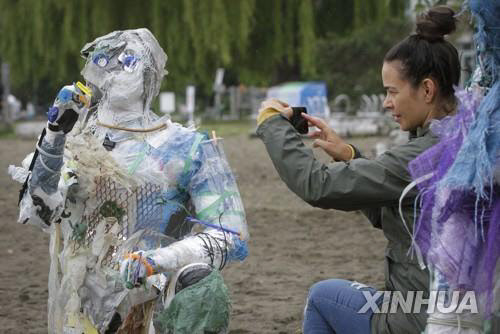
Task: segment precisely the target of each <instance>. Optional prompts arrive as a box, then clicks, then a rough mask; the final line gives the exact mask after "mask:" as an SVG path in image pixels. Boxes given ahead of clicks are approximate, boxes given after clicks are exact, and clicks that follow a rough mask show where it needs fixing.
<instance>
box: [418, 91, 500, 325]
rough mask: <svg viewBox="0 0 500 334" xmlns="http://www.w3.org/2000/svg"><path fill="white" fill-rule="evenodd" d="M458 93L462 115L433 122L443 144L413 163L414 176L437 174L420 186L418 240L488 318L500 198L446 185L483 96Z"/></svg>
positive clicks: (499, 246) (498, 251)
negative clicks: (472, 294) (482, 307)
mask: <svg viewBox="0 0 500 334" xmlns="http://www.w3.org/2000/svg"><path fill="white" fill-rule="evenodd" d="M457 97H458V98H459V100H460V105H459V108H458V112H457V114H456V115H455V116H454V117H447V118H445V119H443V120H441V121H436V122H435V123H433V125H432V128H431V129H432V131H433V132H434V133H435V134H436V135H438V136H439V137H440V141H439V143H438V144H436V145H435V146H433V147H432V148H430V149H429V150H427V151H425V152H424V153H422V154H421V155H419V156H418V157H417V158H416V159H415V160H413V161H412V162H411V163H410V165H409V169H410V173H411V175H412V178H413V179H414V180H418V179H419V178H421V177H423V176H425V175H428V174H432V177H431V178H430V179H427V180H426V181H424V182H420V183H419V184H418V188H419V190H420V193H421V196H422V198H421V203H422V206H421V212H420V215H419V218H418V221H417V222H416V225H415V229H414V230H415V241H416V243H417V245H418V246H419V248H420V250H421V252H422V255H423V256H424V258H425V259H426V260H427V261H428V263H432V264H433V265H434V267H435V268H436V269H437V270H439V271H440V272H441V273H442V274H443V275H444V277H445V278H446V279H447V281H448V283H449V284H450V286H451V287H453V288H456V289H463V290H474V291H475V292H476V293H477V297H478V298H479V300H480V301H483V303H481V304H482V305H486V310H485V314H486V315H487V316H488V315H490V314H491V311H492V300H493V285H494V275H495V268H496V262H497V260H498V257H499V255H500V199H499V196H498V194H497V193H495V190H494V189H493V188H490V187H489V186H488V187H485V189H482V190H483V193H485V194H486V196H478V194H477V192H476V191H475V189H474V188H473V187H470V188H464V187H460V188H455V187H453V186H452V185H450V184H449V183H446V181H447V174H448V172H449V171H450V168H451V167H452V165H453V163H454V162H455V160H456V158H457V155H458V153H459V152H460V149H461V148H462V144H463V143H464V138H467V135H468V130H469V129H470V128H471V125H472V124H473V123H474V121H475V113H476V112H477V110H478V108H479V106H480V102H481V100H482V97H481V96H480V95H477V94H474V93H467V92H465V91H462V92H459V93H457ZM495 126H497V125H495ZM471 158H472V157H471ZM497 191H498V189H497Z"/></svg>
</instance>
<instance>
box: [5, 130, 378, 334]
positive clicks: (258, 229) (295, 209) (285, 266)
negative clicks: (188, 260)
mask: <svg viewBox="0 0 500 334" xmlns="http://www.w3.org/2000/svg"><path fill="white" fill-rule="evenodd" d="M376 140H377V138H367V139H366V138H365V139H354V140H352V141H351V142H352V143H354V144H356V145H357V146H358V147H360V148H361V149H362V150H364V151H369V150H370V149H371V148H372V147H373V145H374V143H375V142H376ZM34 144H35V141H34V140H14V139H8V140H7V139H4V140H0V189H1V190H2V191H0V208H1V211H0V212H1V215H0V254H1V255H0V283H1V285H0V300H2V303H0V328H1V331H2V332H3V333H47V329H46V312H47V307H46V302H47V277H48V268H49V261H48V236H47V235H46V234H44V233H43V232H42V231H39V230H37V229H36V228H34V227H31V226H25V225H21V224H17V223H16V218H17V200H18V194H19V188H20V184H18V183H16V182H14V181H12V180H11V179H10V177H9V176H8V175H7V173H6V171H7V167H8V165H9V164H17V165H19V164H20V162H21V160H22V159H23V158H24V157H25V155H26V154H27V153H29V152H30V151H31V150H32V149H33V147H34ZM225 151H226V155H227V157H228V159H229V162H230V164H231V166H232V169H233V172H234V174H235V175H236V177H237V181H238V185H239V187H240V192H241V195H242V197H243V202H244V204H245V209H246V214H247V221H248V225H249V230H250V235H251V239H250V242H249V252H250V255H249V257H248V258H247V259H246V260H245V262H243V263H235V264H232V265H230V266H229V267H227V268H226V269H224V272H223V273H224V278H225V281H226V283H227V285H228V286H229V289H230V291H231V296H232V302H233V311H232V320H231V330H230V333H233V334H236V333H240V334H241V333H301V323H302V314H303V309H304V303H305V299H306V296H307V292H308V288H309V287H310V286H311V285H312V284H313V283H314V282H317V281H320V280H324V279H329V278H342V279H348V280H356V281H358V282H363V283H365V284H369V285H372V286H374V287H376V288H380V287H382V286H383V249H384V247H385V244H386V242H385V239H384V236H383V234H382V232H381V231H380V230H376V229H374V228H373V227H371V225H370V224H369V223H368V221H367V220H366V219H365V218H364V217H363V216H362V215H361V214H360V213H359V212H341V211H335V210H321V209H316V208H313V207H311V206H309V205H308V204H306V203H304V202H303V201H301V200H300V198H298V197H297V196H296V195H295V194H293V193H292V192H291V191H290V190H288V189H287V187H286V186H285V185H284V184H283V183H282V181H281V180H280V178H279V176H278V174H277V173H276V171H275V170H274V167H273V166H272V163H271V160H270V159H269V157H268V156H267V153H266V151H265V148H264V146H263V144H262V143H261V141H260V140H258V139H250V138H249V137H248V136H247V135H246V134H245V135H241V136H234V137H229V138H227V139H226V140H225ZM322 158H324V157H322Z"/></svg>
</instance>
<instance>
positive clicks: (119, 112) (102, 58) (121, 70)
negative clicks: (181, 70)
mask: <svg viewBox="0 0 500 334" xmlns="http://www.w3.org/2000/svg"><path fill="white" fill-rule="evenodd" d="M81 54H82V56H83V57H84V58H85V59H86V60H87V61H86V64H85V66H84V67H83V69H82V72H81V73H82V75H83V77H84V78H85V80H86V81H87V85H89V86H90V87H91V88H92V90H93V92H94V95H98V96H99V97H100V102H99V107H98V117H99V121H101V122H103V123H108V124H113V125H117V124H127V123H128V122H130V121H133V120H135V121H136V120H137V119H144V118H148V116H149V113H150V105H151V101H152V100H153V98H154V97H156V96H157V95H158V93H159V91H160V86H161V82H162V79H163V76H164V75H165V74H166V73H167V72H166V71H165V63H166V60H167V55H166V54H165V52H164V51H163V49H162V48H161V46H160V44H159V43H158V41H157V40H156V38H155V37H154V36H153V34H152V33H151V32H150V31H149V30H148V29H145V28H142V29H135V30H124V31H114V32H111V33H109V34H107V35H104V36H102V37H99V38H97V39H95V40H94V41H92V42H90V43H87V44H85V46H84V47H83V49H82V50H81ZM141 123H142V121H141ZM143 124H144V123H143Z"/></svg>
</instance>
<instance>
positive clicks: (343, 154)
mask: <svg viewBox="0 0 500 334" xmlns="http://www.w3.org/2000/svg"><path fill="white" fill-rule="evenodd" d="M301 115H302V117H304V118H305V119H306V120H307V121H308V122H309V125H312V126H315V127H317V128H318V129H319V130H317V131H314V132H312V133H310V134H309V135H308V136H309V138H312V139H314V142H313V147H321V148H322V149H323V151H325V152H326V153H327V154H328V155H329V156H331V157H332V158H333V159H334V160H335V161H349V160H352V159H353V158H354V149H353V148H352V146H351V145H349V144H347V143H346V142H344V141H343V140H342V139H341V138H340V137H339V136H338V135H337V134H336V133H335V131H333V130H332V129H330V127H329V126H328V125H327V124H326V123H325V121H324V120H322V119H321V118H318V117H314V116H310V115H308V114H305V113H302V114H301Z"/></svg>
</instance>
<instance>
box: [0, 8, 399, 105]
mask: <svg viewBox="0 0 500 334" xmlns="http://www.w3.org/2000/svg"><path fill="white" fill-rule="evenodd" d="M405 2H406V0H353V1H345V0H272V1H269V0H168V1H165V0H145V1H132V0H120V1H115V0H108V1H98V0H86V1H60V0H17V1H15V0H0V34H1V36H2V38H1V39H0V57H1V58H2V60H3V61H7V62H9V63H10V64H11V69H12V70H11V77H12V91H13V93H14V94H15V95H17V96H18V97H20V98H21V99H22V100H24V101H27V100H29V99H34V100H35V102H37V103H39V104H48V103H51V102H52V98H53V97H54V95H55V94H56V93H57V90H58V89H59V88H60V87H61V86H62V85H65V84H67V83H69V82H72V81H76V80H81V75H80V74H79V72H80V70H81V68H82V66H83V64H84V61H83V59H82V58H80V56H79V51H80V48H81V47H82V46H83V45H84V44H85V43H86V42H89V41H91V40H93V39H94V38H96V37H98V36H101V35H103V34H106V33H108V32H110V31H113V30H123V29H132V28H139V27H146V28H148V29H150V30H151V31H152V32H153V34H154V35H155V36H156V37H157V39H158V40H159V42H160V44H161V45H162V46H163V48H164V49H165V51H166V53H167V55H168V57H169V60H168V62H167V70H168V72H169V75H168V76H167V77H166V80H165V81H164V83H163V87H162V89H164V90H173V91H176V92H182V93H183V92H184V89H185V86H186V85H188V84H195V85H196V86H197V87H198V88H197V92H198V93H201V94H202V96H203V95H204V96H209V95H210V94H211V92H212V83H213V80H214V75H215V70H216V69H217V67H224V68H225V69H226V73H227V74H228V79H230V80H231V83H232V84H237V83H239V82H241V83H244V84H246V85H271V84H275V83H277V82H281V81H284V80H311V79H321V78H322V75H321V76H319V73H320V71H318V70H319V69H321V68H322V67H318V64H317V63H316V56H317V53H318V51H319V52H320V53H321V49H318V40H320V39H324V38H326V36H330V35H331V34H337V35H343V36H345V38H346V39H347V38H348V36H349V35H350V34H351V33H352V32H354V31H356V30H359V29H361V30H362V29H363V27H364V26H366V25H367V24H369V25H371V24H375V23H377V22H385V20H386V19H387V18H388V17H394V16H397V17H400V16H401V15H402V13H403V10H404V8H405V6H404V3H405ZM356 38H359V37H356ZM371 43H372V44H376V43H377V41H372V42H371Z"/></svg>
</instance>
